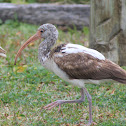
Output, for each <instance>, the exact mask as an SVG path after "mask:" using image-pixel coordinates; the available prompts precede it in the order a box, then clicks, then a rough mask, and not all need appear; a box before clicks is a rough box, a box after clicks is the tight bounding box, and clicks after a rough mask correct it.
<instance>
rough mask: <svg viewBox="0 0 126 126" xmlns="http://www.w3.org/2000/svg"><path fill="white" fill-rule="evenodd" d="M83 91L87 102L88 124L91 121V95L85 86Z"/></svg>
mask: <svg viewBox="0 0 126 126" xmlns="http://www.w3.org/2000/svg"><path fill="white" fill-rule="evenodd" d="M84 92H85V94H86V96H87V99H88V102H89V125H91V123H92V97H91V95H90V94H89V92H88V91H87V89H86V88H84Z"/></svg>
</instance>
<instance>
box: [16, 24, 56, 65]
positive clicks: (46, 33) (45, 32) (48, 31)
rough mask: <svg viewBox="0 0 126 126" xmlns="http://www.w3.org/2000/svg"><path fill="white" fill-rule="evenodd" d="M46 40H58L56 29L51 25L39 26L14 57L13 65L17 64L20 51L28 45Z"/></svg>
mask: <svg viewBox="0 0 126 126" xmlns="http://www.w3.org/2000/svg"><path fill="white" fill-rule="evenodd" d="M41 38H43V39H47V38H54V39H57V38H58V31H57V29H56V27H55V26H54V25H52V24H43V25H41V26H40V27H39V28H38V30H37V32H36V34H34V35H33V36H31V37H30V38H29V39H28V40H27V41H26V42H25V43H24V44H23V45H22V46H21V48H20V49H19V51H18V53H17V55H16V57H15V62H14V64H15V65H16V62H17V58H18V57H19V56H20V54H21V52H22V50H23V49H24V48H25V47H26V46H28V45H29V44H30V43H32V42H34V41H36V40H38V39H41Z"/></svg>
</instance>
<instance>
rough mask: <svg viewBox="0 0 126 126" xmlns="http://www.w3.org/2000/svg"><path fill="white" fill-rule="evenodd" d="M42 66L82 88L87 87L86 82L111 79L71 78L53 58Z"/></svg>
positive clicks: (92, 82) (98, 82) (91, 82)
mask: <svg viewBox="0 0 126 126" xmlns="http://www.w3.org/2000/svg"><path fill="white" fill-rule="evenodd" d="M42 66H43V67H45V68H46V69H48V70H50V71H52V72H54V73H55V74H56V75H57V76H59V77H60V78H62V79H63V80H65V81H67V82H69V83H71V84H73V85H74V86H78V87H80V88H82V87H85V84H100V83H102V82H106V81H110V80H91V79H70V78H69V76H68V75H67V74H66V73H65V72H64V71H63V70H61V69H60V68H59V67H58V66H57V64H56V63H55V62H54V61H52V60H46V61H45V62H44V63H42Z"/></svg>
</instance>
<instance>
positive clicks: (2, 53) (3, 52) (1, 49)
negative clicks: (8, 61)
mask: <svg viewBox="0 0 126 126" xmlns="http://www.w3.org/2000/svg"><path fill="white" fill-rule="evenodd" d="M5 52H6V51H5V50H4V49H3V48H2V47H1V46H0V57H6V54H5Z"/></svg>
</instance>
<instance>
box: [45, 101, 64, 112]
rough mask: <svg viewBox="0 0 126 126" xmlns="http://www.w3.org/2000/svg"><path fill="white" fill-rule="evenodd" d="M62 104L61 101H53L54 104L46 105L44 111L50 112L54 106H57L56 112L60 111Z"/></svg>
mask: <svg viewBox="0 0 126 126" xmlns="http://www.w3.org/2000/svg"><path fill="white" fill-rule="evenodd" d="M62 103H63V100H57V101H55V102H52V103H50V104H48V105H46V106H45V107H44V109H47V110H50V109H52V108H54V107H56V106H58V105H59V109H58V111H60V109H61V104H62Z"/></svg>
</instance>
